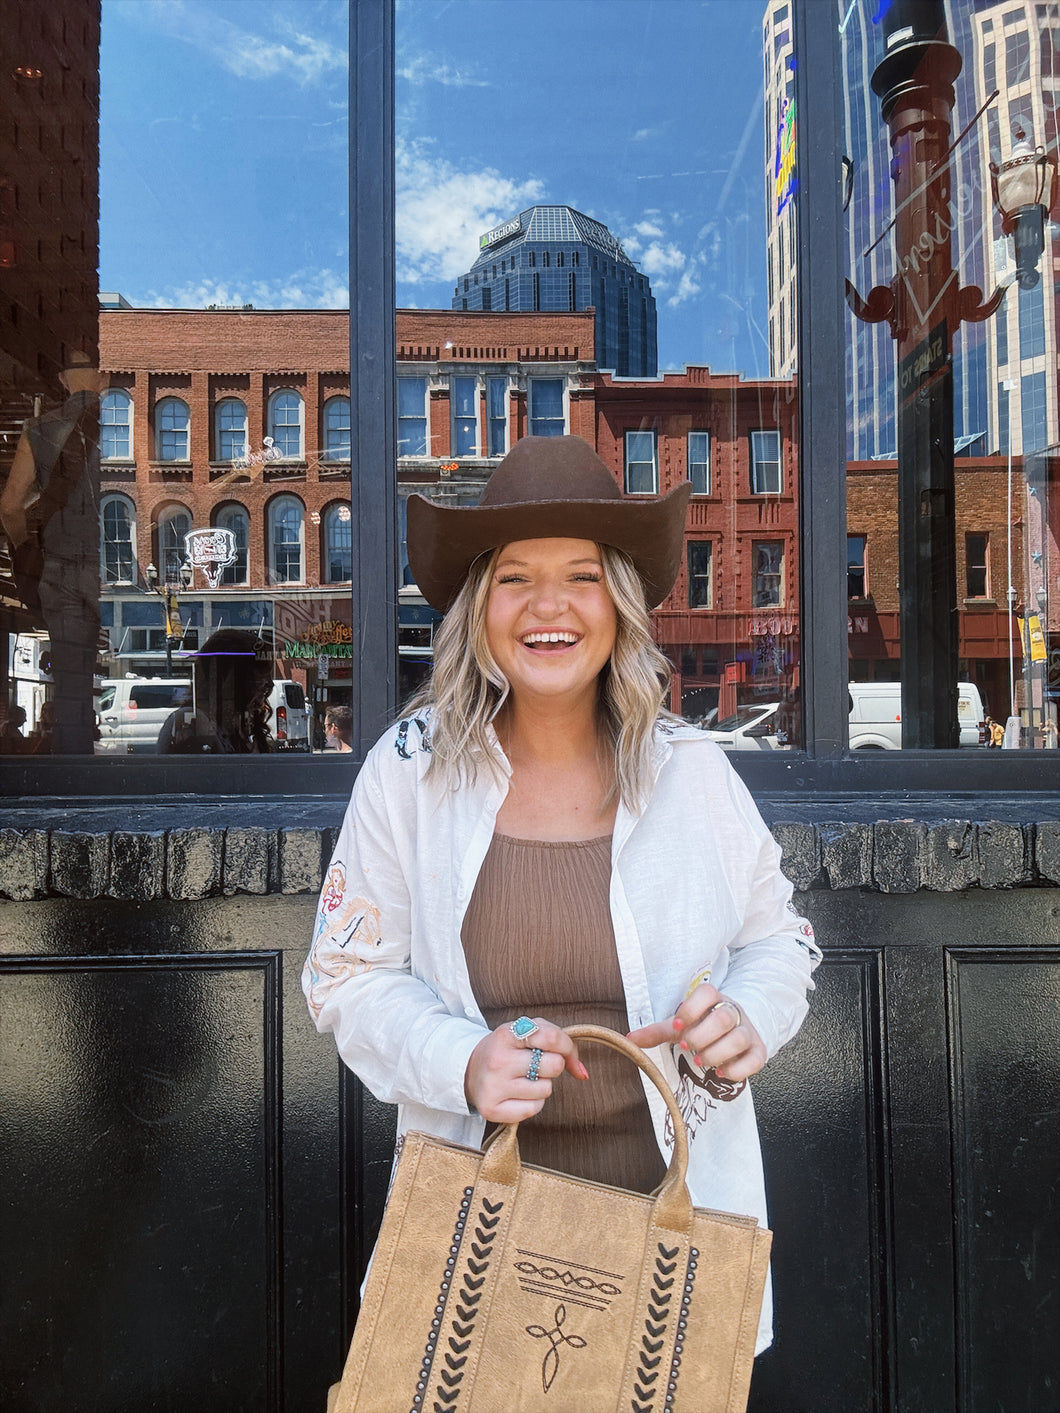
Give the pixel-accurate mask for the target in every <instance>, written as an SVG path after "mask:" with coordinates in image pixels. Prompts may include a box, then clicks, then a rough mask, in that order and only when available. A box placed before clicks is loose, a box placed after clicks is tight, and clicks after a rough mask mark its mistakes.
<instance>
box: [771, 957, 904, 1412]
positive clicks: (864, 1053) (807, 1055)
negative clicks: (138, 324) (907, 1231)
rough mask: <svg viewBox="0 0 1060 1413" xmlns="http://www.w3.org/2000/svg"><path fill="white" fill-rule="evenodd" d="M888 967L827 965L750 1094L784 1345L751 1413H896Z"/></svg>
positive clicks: (869, 962) (871, 960) (859, 961)
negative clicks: (891, 1355) (891, 1336)
mask: <svg viewBox="0 0 1060 1413" xmlns="http://www.w3.org/2000/svg"><path fill="white" fill-rule="evenodd" d="M881 977H882V955H881V954H880V953H879V952H878V951H873V950H865V951H847V950H841V951H836V952H832V953H829V954H828V956H827V959H826V961H825V963H824V964H823V966H822V967H821V968H820V969H819V970H818V972H817V991H816V994H815V996H814V997H813V1005H812V1009H811V1011H810V1015H809V1018H808V1019H807V1021H806V1023H805V1024H804V1026H803V1029H802V1030H801V1031H800V1033H799V1035H798V1036H797V1037H796V1039H795V1040H794V1041H793V1042H792V1043H791V1045H789V1046H787V1047H786V1048H785V1049H784V1050H782V1051H781V1052H780V1054H779V1055H777V1056H776V1057H775V1058H774V1059H773V1060H772V1061H771V1062H770V1064H769V1065H768V1066H767V1068H766V1069H765V1070H764V1071H763V1073H762V1074H761V1075H759V1076H758V1077H757V1078H756V1079H754V1080H753V1081H752V1087H753V1089H754V1095H755V1107H756V1109H757V1112H758V1119H759V1126H760V1129H761V1133H762V1144H763V1154H764V1160H765V1168H766V1187H767V1191H768V1194H769V1206H770V1214H771V1216H770V1220H771V1223H772V1226H773V1230H774V1238H773V1262H772V1266H773V1291H774V1302H775V1311H774V1326H775V1332H776V1338H775V1344H774V1347H773V1349H772V1350H770V1351H768V1352H767V1353H766V1354H764V1355H762V1356H760V1358H759V1360H758V1361H757V1364H756V1368H755V1374H754V1380H753V1383H752V1394H751V1403H750V1409H751V1413H779V1410H783V1413H860V1411H861V1410H866V1413H868V1411H869V1410H876V1409H879V1408H884V1407H886V1402H881V1401H880V1400H881V1397H882V1398H885V1396H886V1387H887V1348H888V1340H887V1328H888V1308H889V1302H888V1301H887V1300H886V1299H885V1298H884V1292H885V1290H886V1285H887V1279H888V1274H887V1253H888V1251H889V1249H890V1248H889V1242H888V1240H887V1228H888V1219H887V1204H886V1200H885V1199H886V1190H887V1185H886V1163H885V1151H884V1143H883V1139H882V1133H883V1129H882V1124H881V1118H882V1115H883V1113H884V1111H885V1107H886V1105H885V1098H884V1075H883V1073H882V1070H881V1068H880V1066H879V1063H878V1057H879V1053H880V1046H879V1032H880V1013H881V1012H880V1008H881Z"/></svg>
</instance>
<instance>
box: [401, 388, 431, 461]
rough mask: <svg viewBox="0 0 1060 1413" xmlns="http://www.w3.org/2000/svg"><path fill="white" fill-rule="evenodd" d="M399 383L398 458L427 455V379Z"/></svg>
mask: <svg viewBox="0 0 1060 1413" xmlns="http://www.w3.org/2000/svg"><path fill="white" fill-rule="evenodd" d="M397 383H398V456H426V455H427V379H426V378H409V377H401V378H398V380H397Z"/></svg>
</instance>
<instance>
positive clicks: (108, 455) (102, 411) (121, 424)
mask: <svg viewBox="0 0 1060 1413" xmlns="http://www.w3.org/2000/svg"><path fill="white" fill-rule="evenodd" d="M99 454H100V457H101V458H102V460H104V461H131V460H132V398H131V397H130V396H129V394H128V393H127V392H126V391H125V389H124V388H110V389H108V391H107V392H105V393H104V394H103V396H102V397H101V398H100V400H99Z"/></svg>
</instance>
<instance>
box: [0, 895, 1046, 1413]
mask: <svg viewBox="0 0 1060 1413" xmlns="http://www.w3.org/2000/svg"><path fill="white" fill-rule="evenodd" d="M802 902H803V905H804V906H805V907H806V909H807V911H808V912H809V913H810V914H811V916H812V917H813V918H814V920H815V923H816V925H817V927H818V930H819V933H820V935H821V938H822V941H823V945H824V947H825V951H826V962H825V964H824V966H823V967H822V969H821V971H820V972H819V973H818V977H819V986H818V992H817V995H816V997H815V1000H814V1006H813V1009H812V1012H811V1016H810V1019H809V1020H808V1021H807V1023H806V1026H805V1027H804V1029H803V1031H802V1033H801V1034H800V1036H799V1037H798V1039H797V1040H796V1041H795V1042H794V1043H793V1044H792V1045H791V1046H790V1047H788V1049H787V1050H786V1051H784V1052H782V1054H781V1055H780V1056H779V1057H777V1059H776V1060H775V1061H774V1062H773V1063H772V1065H771V1066H770V1067H769V1069H768V1070H767V1071H766V1073H765V1074H764V1075H763V1076H761V1078H760V1079H759V1080H758V1081H757V1082H756V1098H757V1104H758V1109H759V1115H760V1123H761V1127H762V1132H763V1137H764V1142H765V1147H766V1154H767V1177H768V1182H769V1188H770V1194H771V1204H772V1223H773V1227H774V1230H775V1259H774V1273H775V1286H776V1300H777V1329H778V1337H777V1342H776V1345H775V1347H774V1349H773V1350H772V1351H771V1352H770V1353H768V1354H767V1355H765V1356H763V1358H762V1359H761V1360H760V1361H759V1365H758V1367H757V1370H756V1375H755V1383H754V1386H753V1393H752V1408H753V1409H754V1410H755V1413H766V1410H769V1413H778V1411H780V1410H782V1411H783V1413H800V1411H801V1410H805V1413H832V1411H833V1410H834V1413H858V1410H883V1409H888V1410H890V1409H896V1410H924V1411H925V1413H948V1410H958V1409H959V1410H961V1413H986V1411H987V1410H990V1411H991V1413H996V1410H1002V1413H1005V1410H1009V1413H1050V1410H1055V1409H1060V1393H1058V1389H1060V1358H1058V1353H1057V1341H1056V1339H1055V1331H1056V1328H1057V1325H1056V1308H1057V1300H1058V1292H1057V1274H1056V1273H1057V1271H1058V1270H1060V1222H1058V1220H1057V1218H1058V1211H1057V1208H1058V1204H1060V1183H1058V1177H1057V1167H1058V1165H1057V1160H1056V1154H1057V1152H1058V1151H1060V1104H1058V1102H1057V1096H1058V1095H1060V1005H1058V1001H1060V889H1057V888H1053V887H1042V886H1038V887H1029V888H1028V887H1024V888H1016V889H1013V890H1011V891H1000V890H997V891H987V890H983V889H977V888H975V889H971V890H968V891H963V892H952V893H933V892H925V891H920V892H917V893H912V894H904V895H886V894H883V893H878V892H867V891H861V890H858V889H853V888H850V889H846V890H842V891H831V890H827V889H820V888H818V889H816V890H815V891H813V892H810V893H807V894H805V895H804V896H803V899H802ZM312 912H313V901H312V898H311V897H310V896H308V895H306V894H302V895H298V896H283V895H282V894H278V893H270V894H265V895H263V896H258V897H251V896H246V895H236V896H233V897H230V898H224V897H213V898H206V899H203V900H200V901H186V902H179V901H173V900H165V899H156V900H154V901H151V902H146V903H144V902H141V903H135V902H130V901H127V900H121V899H110V898H95V899H72V898H50V899H45V900H42V901H37V902H25V903H18V902H12V901H9V902H6V903H2V904H0V928H2V936H3V956H2V958H0V1202H2V1223H0V1228H2V1231H3V1259H2V1261H0V1352H2V1359H0V1379H2V1381H3V1383H2V1387H0V1407H3V1409H4V1410H5V1413H59V1410H60V1409H63V1410H65V1409H67V1408H76V1409H77V1410H78V1413H120V1411H121V1410H126V1409H128V1410H137V1413H143V1410H148V1409H150V1410H156V1409H157V1410H173V1413H178V1410H179V1413H186V1410H191V1409H194V1410H196V1413H214V1410H217V1413H221V1411H222V1410H224V1413H235V1410H241V1409H246V1410H254V1413H258V1411H259V1410H261V1411H262V1413H272V1410H281V1409H282V1410H290V1413H296V1411H297V1413H303V1410H305V1413H313V1410H322V1409H323V1399H324V1393H325V1390H326V1387H327V1385H328V1384H329V1383H330V1382H332V1381H333V1380H334V1379H335V1378H337V1377H338V1374H339V1372H340V1369H341V1361H342V1355H343V1352H344V1343H345V1341H346V1339H347V1338H348V1334H349V1326H350V1321H351V1320H352V1317H353V1313H354V1309H355V1300H356V1288H357V1283H358V1271H359V1266H360V1264H361V1263H362V1261H363V1259H364V1257H365V1255H366V1254H367V1251H368V1249H370V1241H371V1233H372V1229H373V1223H374V1221H375V1220H376V1219H377V1217H378V1209H379V1205H380V1202H381V1200H382V1195H383V1193H384V1191H385V1184H386V1176H387V1171H388V1166H389V1158H390V1127H389V1115H388V1114H387V1112H386V1111H385V1110H383V1109H382V1108H381V1107H380V1106H378V1105H376V1104H375V1103H374V1101H371V1100H370V1099H366V1098H365V1097H364V1096H363V1095H362V1094H361V1092H360V1090H359V1086H356V1085H355V1084H352V1083H347V1082H346V1081H345V1079H344V1078H343V1077H342V1076H341V1075H340V1067H339V1065H338V1062H337V1059H336V1057H335V1053H334V1049H333V1046H332V1042H331V1040H330V1038H321V1037H318V1036H317V1035H316V1033H315V1032H314V1030H313V1029H312V1026H311V1025H310V1022H309V1020H308V1016H307V1014H306V1011H305V1008H304V1005H303V1002H302V995H301V990H300V987H299V972H300V968H301V963H302V959H303V956H304V952H305V949H306V946H307V939H308V931H309V927H310V924H311V917H312ZM586 1413H592V1410H586Z"/></svg>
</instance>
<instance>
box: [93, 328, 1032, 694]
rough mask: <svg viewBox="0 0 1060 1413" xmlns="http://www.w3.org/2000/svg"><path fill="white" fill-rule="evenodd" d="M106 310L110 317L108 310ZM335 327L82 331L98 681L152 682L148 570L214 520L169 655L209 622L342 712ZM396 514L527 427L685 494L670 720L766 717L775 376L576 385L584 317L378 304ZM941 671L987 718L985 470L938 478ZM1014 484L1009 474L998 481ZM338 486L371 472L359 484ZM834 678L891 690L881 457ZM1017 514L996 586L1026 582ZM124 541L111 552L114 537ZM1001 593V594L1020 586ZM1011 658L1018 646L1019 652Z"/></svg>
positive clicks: (792, 491)
mask: <svg viewBox="0 0 1060 1413" xmlns="http://www.w3.org/2000/svg"><path fill="white" fill-rule="evenodd" d="M115 303H116V301H115ZM347 340H348V319H347V315H346V314H345V312H344V311H339V310H336V311H274V310H253V309H238V310H206V311H181V310H134V309H129V308H122V307H112V308H106V309H104V311H103V312H102V314H101V316H100V350H101V353H100V357H101V363H102V366H103V368H104V370H105V371H106V373H107V375H108V381H109V389H108V391H107V393H105V394H104V401H103V416H102V423H103V426H102V433H101V436H102V448H101V449H102V461H101V466H102V483H101V495H102V512H103V515H102V519H103V529H102V533H103V553H102V562H103V577H104V592H103V615H104V626H105V628H106V629H107V631H108V633H109V635H110V641H111V648H112V658H111V664H110V665H111V670H113V671H115V672H125V671H138V672H149V671H158V670H160V669H161V668H162V665H163V663H164V661H165V636H166V635H165V629H164V626H163V616H162V606H161V602H160V600H159V598H158V596H157V595H155V594H152V593H151V592H150V587H149V585H148V582H147V577H145V576H146V572H147V566H148V565H154V566H156V570H157V573H158V576H159V580H160V582H162V583H163V584H164V583H165V582H166V581H167V580H168V581H169V582H170V583H171V584H174V585H177V584H179V571H180V567H181V564H182V562H183V560H184V558H185V549H184V540H183V535H184V534H185V533H187V531H189V530H191V529H193V528H194V529H199V528H204V527H229V528H231V529H232V530H233V533H234V535H235V538H236V540H237V542H238V554H237V557H236V559H235V561H234V562H233V563H232V564H231V565H229V566H228V567H227V568H226V569H225V571H224V573H223V576H222V578H221V582H220V583H219V584H218V585H217V586H216V587H215V588H211V587H210V586H209V585H208V584H207V583H206V582H205V580H204V579H203V578H202V576H201V574H200V573H199V572H198V571H196V572H195V574H194V576H193V582H192V584H191V586H190V588H189V589H188V590H187V591H186V592H184V591H182V592H181V595H180V603H181V616H182V620H183V625H184V629H185V633H184V643H183V647H184V649H185V650H190V649H192V648H193V647H194V646H195V644H196V642H197V641H199V640H200V638H201V636H202V635H203V634H205V633H208V632H209V631H210V630H211V629H213V628H216V627H218V626H221V625H222V624H227V625H231V624H242V625H245V626H249V627H253V628H255V629H256V630H259V631H260V632H262V634H263V635H265V636H269V637H271V641H272V643H273V649H274V653H275V661H276V671H277V675H283V676H290V677H293V678H295V679H296V680H298V681H300V682H302V683H303V685H305V686H306V687H307V689H308V690H309V691H310V692H311V693H312V694H313V695H314V696H315V698H316V701H317V703H318V705H321V706H322V705H324V704H325V703H327V702H332V703H334V702H340V701H343V700H345V699H347V698H348V694H349V690H350V684H351V676H350V673H351V656H352V651H353V648H352V633H351V630H350V623H349V611H350V610H349V597H348V593H347V592H346V589H345V586H346V584H348V582H349V578H350V574H351V572H352V557H351V556H352V550H351V534H350V529H351V526H350V519H349V514H350V512H349V493H348V480H349V476H350V432H349V375H348V367H349V361H348V348H347ZM397 355H398V367H397V375H398V388H397V414H398V490H399V501H398V504H399V516H400V523H401V526H402V535H401V538H402V541H403V538H404V535H403V526H404V507H405V504H406V501H407V497H408V495H410V494H412V493H413V492H419V493H422V494H426V495H430V496H433V497H436V498H439V499H444V500H446V501H448V502H450V503H455V504H473V503H474V502H475V501H476V500H477V499H478V497H479V495H480V494H481V492H482V489H483V487H484V486H485V484H486V481H487V479H488V477H489V474H490V472H491V470H492V468H493V467H494V466H495V465H496V464H497V462H498V461H499V460H500V458H501V457H502V456H503V455H504V453H505V452H506V451H507V450H508V449H509V448H510V447H511V445H512V444H513V443H514V442H515V441H516V440H518V439H519V438H520V437H522V436H525V435H527V434H528V433H531V432H535V433H545V434H547V433H550V432H553V433H554V432H557V431H562V432H573V433H576V434H578V435H580V436H583V437H585V438H586V440H588V441H590V442H592V443H593V444H594V445H595V446H596V447H597V450H598V451H599V453H600V455H601V456H602V458H603V459H604V461H605V462H606V463H607V465H608V466H609V467H610V468H611V469H612V471H613V472H614V474H615V477H616V480H618V482H619V483H620V484H621V485H622V486H623V488H624V490H625V491H626V493H627V494H630V495H649V496H650V495H659V494H664V493H666V492H667V491H669V490H670V489H671V488H672V487H673V486H675V485H677V484H679V483H680V482H681V481H683V480H686V479H689V480H691V481H692V484H693V496H692V500H691V502H690V509H689V516H688V525H687V529H686V548H685V555H684V560H683V563H682V567H681V571H680V573H679V575H678V579H677V582H676V584H675V586H674V589H673V591H672V593H671V594H670V595H669V597H668V598H667V599H666V601H665V602H664V603H663V604H662V605H661V607H660V608H659V609H658V610H657V612H656V613H655V615H654V621H655V626H656V634H657V638H658V641H659V642H660V644H661V645H662V647H663V648H664V650H665V651H666V653H667V654H668V656H669V657H670V659H671V661H672V663H673V666H674V669H675V671H674V682H673V688H672V696H671V705H672V707H673V708H674V709H675V710H678V711H682V712H683V713H684V714H685V715H689V716H692V717H696V716H700V715H702V714H704V713H706V712H707V711H708V710H710V709H711V708H714V707H718V708H719V713H720V715H722V716H724V715H725V714H726V713H727V712H728V711H729V710H731V709H732V708H734V707H735V705H736V704H737V703H742V702H745V701H754V700H782V701H783V700H788V699H790V698H791V697H792V696H793V694H795V692H796V690H797V687H798V672H799V666H798V663H799V622H800V620H799V536H798V447H797V407H798V404H797V400H796V395H795V385H794V383H793V382H790V381H781V382H778V381H773V380H763V381H743V380H741V379H740V378H738V377H736V376H733V375H725V374H721V375H719V374H714V373H712V372H711V371H710V369H708V368H702V367H690V368H687V369H685V370H684V371H683V372H682V373H667V374H664V375H661V376H660V377H658V378H654V379H645V380H633V379H620V378H616V377H614V376H612V375H611V374H608V373H598V372H597V371H596V368H595V363H594V356H593V313H592V311H591V310H589V311H584V312H581V313H575V314H529V313H527V314H502V313H496V314H483V313H472V312H464V311H452V310H400V311H399V312H398V325H397ZM957 466H958V474H957V488H958V492H957V494H958V500H957V517H958V562H959V575H960V599H961V603H962V611H961V657H962V669H961V670H962V676H964V675H967V676H968V677H970V678H971V679H972V680H975V681H977V682H978V683H979V685H980V686H981V688H982V689H983V692H984V695H985V696H986V698H987V701H988V703H989V704H990V706H991V709H992V710H994V711H995V712H996V713H1003V712H1005V711H1007V705H1006V702H1007V691H1008V686H1007V684H1008V671H1009V639H1008V625H1009V615H1008V613H1007V610H1006V603H1005V599H1006V592H1007V584H1008V579H1007V553H1008V547H1009V537H1008V516H1007V504H1006V490H1007V465H1006V463H1005V462H1003V461H1000V460H998V459H997V458H994V459H988V460H977V461H965V460H959V461H958V463H957ZM1017 470H1018V472H1019V474H1018V475H1017V478H1016V479H1017V483H1018V484H1022V470H1021V469H1019V468H1017ZM357 471H358V474H362V475H363V474H385V468H384V467H383V466H382V465H380V466H379V467H378V468H371V467H367V468H366V467H360V468H357ZM847 484H848V498H849V530H850V550H849V559H850V565H849V576H848V577H849V586H850V629H851V631H850V650H851V659H852V668H851V675H852V677H854V678H855V679H872V678H875V677H882V678H897V676H898V675H899V656H900V644H899V638H898V588H897V555H898V550H897V490H896V472H895V467H894V465H893V463H886V462H883V463H881V462H869V463H852V464H851V465H850V467H849V468H848V481H847ZM1022 504H1023V502H1022V501H1021V502H1020V505H1018V506H1017V510H1016V513H1015V516H1014V522H1015V523H1014V527H1013V532H1012V555H1013V563H1014V565H1015V566H1016V568H1017V570H1019V572H1018V573H1017V574H1016V578H1015V582H1016V584H1017V586H1021V585H1022V584H1023V583H1024V582H1025V581H1026V579H1027V576H1026V574H1024V573H1023V571H1022V569H1021V568H1020V567H1021V566H1023V565H1024V559H1025V550H1024V542H1023V536H1022V514H1021V513H1020V507H1021V506H1022ZM123 536H124V537H125V538H124V541H123V538H122V537H123ZM409 579H410V576H409V574H408V569H407V561H406V559H405V557H404V554H403V553H402V558H401V584H400V586H399V589H398V605H399V641H400V648H401V657H402V665H403V668H404V672H403V681H402V687H403V689H404V690H407V689H409V688H411V687H412V686H413V685H414V684H415V682H416V681H417V680H418V679H419V677H420V676H421V675H422V672H423V670H425V668H426V665H427V664H428V663H429V659H430V645H431V638H432V633H433V625H434V623H435V621H436V618H437V615H435V614H434V613H433V612H432V611H431V610H430V609H429V608H427V607H426V605H424V603H423V601H422V599H421V598H420V596H419V595H418V593H417V592H416V589H415V586H414V585H413V584H411V583H410V582H408V581H409ZM1019 597H1020V602H1021V604H1022V601H1023V598H1024V597H1025V595H1024V591H1023V589H1022V588H1020V589H1019ZM1016 651H1017V654H1018V655H1019V656H1020V657H1021V656H1022V650H1021V648H1020V647H1019V645H1018V643H1017V649H1016Z"/></svg>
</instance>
